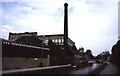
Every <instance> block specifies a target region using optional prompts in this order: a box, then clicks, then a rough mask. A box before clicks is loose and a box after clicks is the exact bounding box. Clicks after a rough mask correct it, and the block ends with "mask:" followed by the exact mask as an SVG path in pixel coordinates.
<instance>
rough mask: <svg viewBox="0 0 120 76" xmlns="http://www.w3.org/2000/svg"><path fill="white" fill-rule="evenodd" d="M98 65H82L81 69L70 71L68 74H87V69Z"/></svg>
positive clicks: (89, 69)
mask: <svg viewBox="0 0 120 76" xmlns="http://www.w3.org/2000/svg"><path fill="white" fill-rule="evenodd" d="M98 66H99V64H96V63H95V64H93V65H92V66H87V67H83V68H81V69H78V70H74V71H71V72H70V74H88V73H89V71H91V70H93V69H95V68H97V67H98Z"/></svg>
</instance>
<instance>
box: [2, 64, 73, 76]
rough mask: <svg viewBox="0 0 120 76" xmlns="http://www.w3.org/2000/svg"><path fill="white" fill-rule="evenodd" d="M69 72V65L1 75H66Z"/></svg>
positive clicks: (8, 72) (21, 70)
mask: <svg viewBox="0 0 120 76" xmlns="http://www.w3.org/2000/svg"><path fill="white" fill-rule="evenodd" d="M70 70H71V64H67V65H59V66H49V67H39V68H30V69H18V70H8V71H3V75H5V76H6V75H12V74H13V75H19V74H23V75H24V74H67V73H68V72H70Z"/></svg>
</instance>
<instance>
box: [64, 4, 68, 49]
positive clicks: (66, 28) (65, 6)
mask: <svg viewBox="0 0 120 76" xmlns="http://www.w3.org/2000/svg"><path fill="white" fill-rule="evenodd" d="M67 7H68V4H67V3H65V4H64V49H65V50H67V47H68V8H67Z"/></svg>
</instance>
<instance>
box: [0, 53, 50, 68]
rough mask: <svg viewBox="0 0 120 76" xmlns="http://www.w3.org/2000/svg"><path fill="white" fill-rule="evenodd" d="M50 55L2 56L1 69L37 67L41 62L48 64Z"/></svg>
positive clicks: (44, 64)
mask: <svg viewBox="0 0 120 76" xmlns="http://www.w3.org/2000/svg"><path fill="white" fill-rule="evenodd" d="M49 58H50V56H49V55H48V57H47V58H25V57H3V58H2V69H3V70H10V69H25V68H34V67H39V66H40V63H41V62H42V63H43V66H49V63H50V59H49Z"/></svg>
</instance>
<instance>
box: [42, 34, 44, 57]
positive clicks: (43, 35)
mask: <svg viewBox="0 0 120 76" xmlns="http://www.w3.org/2000/svg"><path fill="white" fill-rule="evenodd" d="M44 37H45V35H43V36H42V58H43V40H44Z"/></svg>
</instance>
